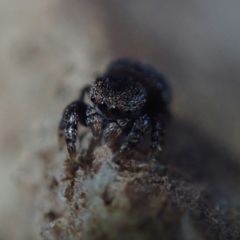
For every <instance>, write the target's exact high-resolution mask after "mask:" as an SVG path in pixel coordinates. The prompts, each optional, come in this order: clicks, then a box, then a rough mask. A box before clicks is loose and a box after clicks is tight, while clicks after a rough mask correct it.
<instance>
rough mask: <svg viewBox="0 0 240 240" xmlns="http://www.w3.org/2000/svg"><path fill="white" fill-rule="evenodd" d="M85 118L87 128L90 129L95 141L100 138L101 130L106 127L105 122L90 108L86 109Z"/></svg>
mask: <svg viewBox="0 0 240 240" xmlns="http://www.w3.org/2000/svg"><path fill="white" fill-rule="evenodd" d="M86 116H87V119H86V124H87V126H88V127H89V128H90V129H91V131H92V134H93V136H94V137H95V138H96V139H99V138H100V137H101V136H102V131H103V128H104V126H105V125H106V120H104V119H103V118H102V117H101V116H100V115H99V113H98V112H97V111H96V110H95V109H94V108H93V107H91V106H88V107H87V111H86Z"/></svg>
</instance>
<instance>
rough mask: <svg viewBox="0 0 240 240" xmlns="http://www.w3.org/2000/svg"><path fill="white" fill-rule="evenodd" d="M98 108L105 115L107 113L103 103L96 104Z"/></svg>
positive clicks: (105, 105)
mask: <svg viewBox="0 0 240 240" xmlns="http://www.w3.org/2000/svg"><path fill="white" fill-rule="evenodd" d="M98 108H99V110H100V111H101V112H103V113H105V112H106V111H107V104H106V103H104V102H101V103H99V104H98Z"/></svg>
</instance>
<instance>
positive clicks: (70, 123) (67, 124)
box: [58, 100, 88, 161]
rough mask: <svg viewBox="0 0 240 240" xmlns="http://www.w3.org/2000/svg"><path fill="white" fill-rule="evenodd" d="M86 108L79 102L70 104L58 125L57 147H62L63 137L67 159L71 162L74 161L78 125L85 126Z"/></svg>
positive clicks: (86, 106) (85, 105)
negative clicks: (67, 154)
mask: <svg viewBox="0 0 240 240" xmlns="http://www.w3.org/2000/svg"><path fill="white" fill-rule="evenodd" d="M87 108H88V105H87V104H85V103H84V102H82V101H80V100H78V101H74V102H72V103H70V104H69V105H68V106H67V107H66V108H65V110H64V112H63V116H62V119H61V121H60V124H59V131H58V132H59V134H58V136H59V146H60V148H62V147H63V138H64V137H65V141H66V145H67V150H68V153H69V157H70V159H71V160H72V161H75V160H76V142H77V137H78V123H80V124H82V125H83V126H87V123H86V120H87V116H86V112H87Z"/></svg>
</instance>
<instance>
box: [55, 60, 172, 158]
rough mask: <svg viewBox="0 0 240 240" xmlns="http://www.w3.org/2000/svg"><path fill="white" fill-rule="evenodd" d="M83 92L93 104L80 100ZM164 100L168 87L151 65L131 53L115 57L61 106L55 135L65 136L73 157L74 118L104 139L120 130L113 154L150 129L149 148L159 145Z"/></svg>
mask: <svg viewBox="0 0 240 240" xmlns="http://www.w3.org/2000/svg"><path fill="white" fill-rule="evenodd" d="M86 94H88V95H89V96H90V100H91V102H92V105H93V106H90V105H87V104H86V103H85V102H84V98H85V95H86ZM170 100H171V89H170V87H169V85H168V83H167V82H166V81H165V79H164V78H163V76H162V75H161V74H159V73H158V72H157V71H156V70H155V69H153V68H152V67H151V66H149V65H147V64H144V63H141V62H138V61H136V60H133V59H125V58H122V59H118V60H116V61H113V62H112V63H110V65H109V66H108V68H107V70H106V72H105V73H104V74H103V76H102V77H98V78H97V79H96V81H95V83H94V84H93V85H92V86H86V87H85V88H84V89H83V90H82V91H81V94H80V97H79V99H78V100H76V101H74V102H72V103H70V104H69V105H68V106H67V107H66V108H65V110H64V111H63V115H62V119H61V121H60V124H59V139H60V140H62V139H63V138H65V142H66V145H67V150H68V154H69V157H70V160H72V161H75V160H76V156H77V153H76V142H77V138H78V123H80V124H81V125H83V126H86V127H89V128H90V130H91V132H92V134H93V136H94V138H96V139H100V138H102V139H103V140H104V141H105V142H106V143H111V142H113V141H114V140H115V139H117V138H118V137H119V136H124V138H123V139H124V140H123V142H122V144H121V145H120V147H119V149H118V153H119V154H122V153H124V152H127V151H129V150H131V149H133V148H134V147H135V146H137V145H138V144H139V143H140V142H141V140H142V139H143V138H144V136H145V135H146V133H147V132H149V130H150V129H151V152H152V153H154V152H155V150H156V149H159V150H161V146H162V143H163V135H164V132H165V125H166V123H167V122H168V120H169V111H168V106H169V103H170Z"/></svg>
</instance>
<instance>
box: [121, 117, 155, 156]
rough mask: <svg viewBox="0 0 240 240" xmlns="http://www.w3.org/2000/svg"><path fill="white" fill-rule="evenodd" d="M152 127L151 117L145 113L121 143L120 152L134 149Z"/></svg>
mask: <svg viewBox="0 0 240 240" xmlns="http://www.w3.org/2000/svg"><path fill="white" fill-rule="evenodd" d="M150 128H151V121H150V118H149V117H148V116H147V115H146V114H145V115H143V116H141V117H140V118H138V119H137V120H136V121H135V122H134V124H133V127H132V129H131V131H130V133H129V134H128V136H127V139H126V141H125V142H124V143H123V144H122V145H121V147H120V150H119V153H122V152H125V151H128V150H131V149H133V148H134V147H135V146H136V145H137V144H138V143H140V142H141V140H142V138H143V136H144V135H145V134H146V133H147V132H148V131H149V129H150Z"/></svg>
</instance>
